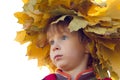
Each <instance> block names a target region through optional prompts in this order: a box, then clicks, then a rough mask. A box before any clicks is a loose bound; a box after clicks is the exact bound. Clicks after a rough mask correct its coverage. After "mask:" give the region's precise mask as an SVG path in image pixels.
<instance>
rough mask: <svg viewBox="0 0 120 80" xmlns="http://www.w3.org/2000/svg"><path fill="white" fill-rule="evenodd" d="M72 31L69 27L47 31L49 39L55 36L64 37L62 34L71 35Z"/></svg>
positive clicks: (52, 28) (53, 28)
mask: <svg viewBox="0 0 120 80" xmlns="http://www.w3.org/2000/svg"><path fill="white" fill-rule="evenodd" d="M69 33H70V30H69V29H68V27H51V28H49V30H48V31H47V37H48V39H49V38H50V37H52V36H54V35H58V34H59V35H62V34H69Z"/></svg>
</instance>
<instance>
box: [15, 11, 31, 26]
mask: <svg viewBox="0 0 120 80" xmlns="http://www.w3.org/2000/svg"><path fill="white" fill-rule="evenodd" d="M14 16H15V17H17V18H18V23H20V24H24V23H25V21H26V20H29V19H31V17H30V16H29V15H27V14H26V13H24V12H16V13H15V14H14Z"/></svg>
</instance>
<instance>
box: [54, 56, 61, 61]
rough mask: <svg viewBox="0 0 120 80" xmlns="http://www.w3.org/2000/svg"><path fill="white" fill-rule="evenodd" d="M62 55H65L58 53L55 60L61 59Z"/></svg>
mask: <svg viewBox="0 0 120 80" xmlns="http://www.w3.org/2000/svg"><path fill="white" fill-rule="evenodd" d="M62 56H63V55H56V56H55V57H54V60H60V59H61V57H62Z"/></svg>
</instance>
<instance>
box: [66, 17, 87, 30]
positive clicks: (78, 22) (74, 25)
mask: <svg viewBox="0 0 120 80" xmlns="http://www.w3.org/2000/svg"><path fill="white" fill-rule="evenodd" d="M87 25H88V22H87V21H86V20H85V19H83V18H81V17H76V16H73V20H72V21H71V22H70V24H69V26H68V28H69V29H70V31H71V32H72V31H78V30H79V29H81V28H85V27H86V26H87Z"/></svg>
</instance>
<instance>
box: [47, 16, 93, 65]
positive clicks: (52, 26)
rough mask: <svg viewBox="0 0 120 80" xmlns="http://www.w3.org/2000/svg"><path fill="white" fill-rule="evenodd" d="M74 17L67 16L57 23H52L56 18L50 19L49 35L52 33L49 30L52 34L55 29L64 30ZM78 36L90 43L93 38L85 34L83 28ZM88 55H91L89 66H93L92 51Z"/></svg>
mask: <svg viewBox="0 0 120 80" xmlns="http://www.w3.org/2000/svg"><path fill="white" fill-rule="evenodd" d="M72 19H73V17H72V16H66V17H65V19H64V20H60V21H58V22H57V23H53V24H51V23H52V22H53V21H54V20H55V19H52V20H50V23H49V25H48V28H47V32H48V35H50V34H49V31H50V33H51V34H54V31H59V32H62V31H65V30H64V29H65V27H68V26H69V23H70V22H71V21H72ZM61 28H62V30H61ZM51 30H52V31H51ZM78 37H79V39H80V41H81V42H84V41H87V42H88V43H89V42H91V39H90V38H89V37H87V36H86V35H85V33H84V31H83V29H79V30H78ZM88 55H89V58H88V63H87V66H88V67H91V66H92V63H93V58H92V56H91V54H90V53H89V54H88Z"/></svg>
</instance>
